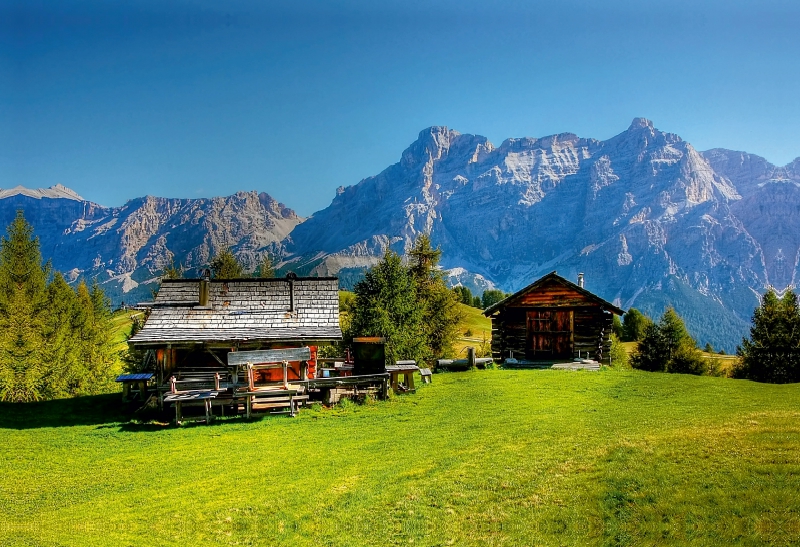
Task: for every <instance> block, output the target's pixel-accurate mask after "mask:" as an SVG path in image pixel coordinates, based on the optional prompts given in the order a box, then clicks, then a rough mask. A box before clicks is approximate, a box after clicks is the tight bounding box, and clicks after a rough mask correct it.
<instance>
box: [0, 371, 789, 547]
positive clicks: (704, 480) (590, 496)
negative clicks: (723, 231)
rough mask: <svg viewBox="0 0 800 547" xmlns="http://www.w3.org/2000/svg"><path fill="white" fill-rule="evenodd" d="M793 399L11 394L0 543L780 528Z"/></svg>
mask: <svg viewBox="0 0 800 547" xmlns="http://www.w3.org/2000/svg"><path fill="white" fill-rule="evenodd" d="M798 400H800V385H793V386H772V385H759V384H755V383H752V382H746V381H738V380H729V379H723V378H707V377H693V376H684V375H667V374H648V373H641V372H635V371H626V372H619V371H610V370H605V371H602V372H600V373H570V372H564V371H495V370H489V371H476V372H466V373H453V374H440V375H436V376H435V377H434V383H433V384H432V385H430V386H424V387H423V388H421V389H420V390H419V391H418V393H417V394H414V395H405V396H402V397H396V398H394V399H392V400H391V401H389V402H386V403H377V404H371V405H365V406H350V407H348V408H345V409H336V410H317V411H315V410H305V411H303V412H301V413H300V415H299V416H298V417H297V418H295V419H290V418H285V417H270V418H264V419H262V420H260V421H253V422H246V421H244V420H241V419H234V420H227V421H223V422H220V423H218V424H217V425H214V426H203V425H198V426H194V427H191V426H190V427H184V428H180V429H177V428H173V427H161V426H157V425H142V426H137V425H132V424H125V423H122V422H120V421H119V420H120V418H119V417H118V414H117V412H116V411H115V409H116V408H118V407H117V406H116V405H117V399H116V398H115V397H112V396H105V397H99V398H95V399H85V400H79V401H69V400H67V401H54V402H50V403H44V404H41V405H31V406H26V407H10V406H8V405H6V406H0V427H4V428H5V429H3V430H2V435H3V439H4V442H3V443H2V445H0V477H2V479H3V480H2V481H0V499H1V500H5V502H6V503H4V504H3V505H2V508H0V544H2V545H10V544H15V543H17V544H24V545H75V546H81V545H148V546H151V545H190V544H195V545H200V544H219V545H295V546H301V545H315V546H316V545H336V546H356V545H400V544H402V545H408V544H410V543H411V542H412V541H413V543H414V544H415V545H476V546H478V545H480V546H486V545H534V544H543V545H592V544H596V545H653V544H659V545H686V544H688V543H691V544H694V545H766V544H774V545H788V544H790V543H791V542H792V541H796V538H797V537H800V525H799V524H798V515H800V498H798V495H797V492H798V491H800V450H798V448H800V420H798V419H799V418H800V411H798V406H797V402H798ZM20 408H23V409H24V412H26V416H27V417H25V416H19V415H14V414H12V413H19V412H21V411H20ZM12 424H14V425H15V426H17V427H11V425H12ZM70 424H71V425H70ZM20 425H21V426H22V427H19V426H20ZM57 426H61V427H57ZM9 501H10V503H9Z"/></svg>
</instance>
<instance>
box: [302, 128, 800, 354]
mask: <svg viewBox="0 0 800 547" xmlns="http://www.w3.org/2000/svg"><path fill="white" fill-rule="evenodd" d="M798 165H800V161H796V162H794V163H793V164H790V165H789V166H786V167H784V168H776V167H774V166H771V165H769V164H768V163H767V162H765V161H764V160H763V159H761V158H758V157H757V156H751V155H748V154H743V153H738V152H736V153H734V152H729V151H724V150H712V151H709V152H705V153H699V152H697V151H696V150H695V149H694V148H693V147H692V146H691V145H690V144H689V143H686V142H685V141H683V140H682V139H681V138H680V137H678V136H677V135H674V134H670V133H664V132H661V131H659V130H658V129H656V128H655V127H654V126H653V124H652V122H650V121H649V120H646V119H644V118H637V119H635V120H634V121H633V123H632V124H631V126H630V127H629V128H628V130H627V131H625V132H623V133H621V134H619V135H617V136H616V137H613V138H611V139H609V140H607V141H597V140H594V139H584V138H579V137H577V136H576V135H572V134H561V135H553V136H550V137H544V138H540V139H535V138H522V139H507V140H506V141H504V142H503V143H502V144H501V145H500V146H499V147H495V146H493V145H492V143H490V142H488V141H487V140H486V139H485V138H484V137H480V136H477V135H462V134H460V133H458V132H456V131H452V130H450V129H448V128H445V127H431V128H429V129H427V130H425V131H423V132H421V133H420V135H419V138H418V139H417V141H416V142H414V143H413V144H412V145H411V146H410V147H409V148H408V149H407V150H406V151H404V152H403V154H402V156H401V159H400V161H399V162H398V163H396V164H395V165H392V166H391V167H389V168H387V169H386V170H385V171H383V172H382V173H380V174H378V175H376V176H374V177H370V178H367V179H364V180H362V181H361V182H359V183H358V184H356V185H354V186H350V187H346V188H340V189H338V190H337V193H336V196H335V197H334V199H333V202H332V203H331V205H330V206H329V207H328V208H326V209H324V210H322V211H319V212H317V213H315V214H314V215H312V217H311V218H309V219H308V220H307V221H306V222H304V223H303V224H300V225H298V226H297V228H295V230H294V231H293V232H292V234H291V241H290V242H288V248H289V250H290V252H292V253H294V254H295V255H297V256H314V257H315V260H316V263H317V264H318V265H317V266H316V268H317V271H325V272H327V273H334V272H335V271H336V266H335V265H336V264H342V263H345V262H346V261H347V260H348V259H350V260H356V259H357V260H358V261H359V263H361V264H363V265H365V266H366V265H371V264H372V263H374V261H376V260H377V259H378V258H379V257H380V256H381V255H382V254H383V252H385V249H386V247H387V246H388V247H391V248H392V249H394V250H395V251H397V252H400V253H404V252H407V251H408V250H409V249H410V247H411V245H412V243H413V241H414V239H415V238H416V237H417V236H418V235H419V234H420V233H422V232H426V233H430V234H431V239H432V241H433V243H434V245H439V246H441V248H442V251H443V267H445V268H447V269H451V270H452V269H457V270H456V271H458V272H459V275H458V276H456V277H455V278H454V279H453V283H454V284H457V283H461V284H465V285H472V283H470V282H467V281H465V280H466V277H465V275H468V276H470V275H471V276H473V277H474V276H481V278H482V279H484V280H485V281H486V282H489V283H493V284H496V285H498V286H499V287H501V288H502V289H504V290H507V291H513V290H517V289H519V288H521V287H523V286H525V285H526V284H528V283H530V282H531V281H533V280H535V279H536V278H538V277H539V276H541V275H543V274H545V273H547V272H549V271H552V270H558V271H559V273H560V274H562V275H565V276H567V277H570V278H575V276H576V275H577V273H578V272H585V274H586V286H587V288H588V289H589V290H592V291H594V292H597V293H598V294H600V295H601V296H603V297H605V298H607V299H609V300H613V301H616V302H617V303H619V304H621V305H624V306H636V307H639V308H642V309H644V310H645V311H647V312H650V313H651V314H654V315H655V314H660V313H661V312H662V311H663V309H664V307H665V306H666V305H667V304H673V305H675V306H676V307H677V308H678V311H679V312H682V313H683V314H684V316H685V317H687V321H688V322H689V323H690V326H692V327H693V330H694V332H695V334H696V335H697V336H698V338H700V339H701V341H702V342H703V343H705V342H706V341H710V342H712V343H713V344H714V345H715V346H717V347H719V346H723V347H725V348H726V349H727V350H728V351H731V350H733V349H734V346H735V343H737V342H738V341H739V338H740V337H741V335H742V334H744V333H745V330H746V326H747V323H748V322H749V317H750V315H751V313H752V310H753V308H754V307H755V305H757V299H756V297H755V294H757V293H758V292H763V290H764V288H765V287H766V286H767V285H769V284H772V285H775V286H778V287H780V288H782V287H785V286H787V285H788V284H790V283H794V282H796V281H797V280H800V275H799V274H798V272H797V264H800V254H798V253H799V252H800V251H798V246H799V245H800V240H799V239H800V229H795V228H794V224H792V222H800V210H797V211H795V212H791V211H790V210H792V211H794V209H792V207H793V205H792V204H794V203H795V202H794V201H792V200H793V199H794V198H793V197H792V196H793V195H794V194H792V195H791V196H790V195H789V194H790V193H791V192H794V191H795V189H796V188H797V186H796V185H794V184H783V183H781V184H779V183H778V182H777V181H780V180H785V181H788V182H792V183H793V182H794V181H795V180H797V179H796V178H793V177H797V174H798V173H800V169H798ZM780 177H782V178H780ZM763 200H769V201H770V203H771V205H770V206H769V208H768V211H764V212H761V213H758V214H756V213H757V212H758V211H761V210H762V209H759V206H758V205H757V203H761V201H763ZM781 200H783V201H782V203H784V204H785V205H779V203H781ZM798 203H800V201H798ZM759 215H760V216H759ZM776 215H777V217H776ZM789 217H791V218H792V219H793V220H791V221H790V220H789ZM778 218H780V222H782V223H783V224H784V226H785V228H784V229H783V231H781V230H778V231H777V233H778V235H779V236H780V237H777V238H776V237H775V234H776V229H775V227H774V224H773V223H774V222H775V221H776V220H777V219H778ZM789 232H791V234H790V233H789ZM795 234H797V235H795ZM376 241H380V242H381V244H379V245H376V244H375V242H376ZM366 249H369V251H367V252H366V253H365V252H364V251H365V250H366ZM779 249H780V250H781V252H782V254H778V250H779ZM355 250H358V252H355ZM369 255H371V256H369ZM370 259H371V260H370ZM465 272H466V274H465ZM473 286H474V285H473ZM709 318H712V319H709Z"/></svg>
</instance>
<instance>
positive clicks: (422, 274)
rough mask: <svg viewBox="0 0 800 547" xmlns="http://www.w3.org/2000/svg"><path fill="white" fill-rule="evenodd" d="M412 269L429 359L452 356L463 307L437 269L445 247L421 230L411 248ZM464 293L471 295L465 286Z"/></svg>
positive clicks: (470, 299)
mask: <svg viewBox="0 0 800 547" xmlns="http://www.w3.org/2000/svg"><path fill="white" fill-rule="evenodd" d="M408 254H409V257H410V262H411V265H410V272H411V275H412V277H413V278H414V281H415V282H416V286H417V298H418V301H419V303H420V305H421V306H422V315H423V323H424V325H425V332H426V344H425V346H426V349H427V351H426V355H425V358H426V359H427V360H432V359H434V358H437V357H449V356H452V355H453V353H454V350H453V344H454V343H455V341H456V338H457V336H458V323H459V322H460V320H461V309H460V308H459V307H458V300H459V299H458V296H456V294H455V293H454V292H453V291H451V290H449V289H448V288H447V285H446V284H445V282H444V274H443V273H442V271H441V270H440V269H438V265H439V259H440V258H441V256H442V251H441V250H440V249H438V248H436V249H434V248H433V247H432V246H431V240H430V238H429V237H428V235H427V234H421V235H420V236H419V237H418V238H417V240H416V241H415V242H414V246H413V247H412V248H411V251H409V253H408ZM463 289H464V293H463V294H464V297H465V299H466V297H467V295H469V301H468V302H466V303H467V304H470V303H471V301H472V295H471V293H470V291H469V289H467V288H466V287H464V288H463Z"/></svg>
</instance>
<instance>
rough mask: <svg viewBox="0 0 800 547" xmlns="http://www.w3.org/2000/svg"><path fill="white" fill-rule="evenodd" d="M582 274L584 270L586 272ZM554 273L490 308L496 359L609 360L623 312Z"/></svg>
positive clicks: (493, 347) (548, 362) (547, 362)
mask: <svg viewBox="0 0 800 547" xmlns="http://www.w3.org/2000/svg"><path fill="white" fill-rule="evenodd" d="M581 275H582V274H581ZM582 285H583V280H582V277H580V276H579V284H577V285H576V284H575V283H572V282H571V281H568V280H567V279H564V278H563V277H561V276H560V275H558V274H557V273H556V272H551V273H549V274H547V275H546V276H544V277H542V278H541V279H539V280H538V281H535V282H534V283H531V284H530V285H528V286H527V287H525V288H524V289H522V290H520V291H518V292H516V293H514V294H512V295H511V296H509V297H507V298H505V299H504V300H501V301H500V302H498V303H496V304H494V305H493V306H490V307H488V308H486V310H484V312H483V314H484V315H486V316H487V317H491V319H492V357H493V358H494V359H495V360H496V361H503V360H505V359H508V358H513V359H516V360H517V361H526V362H528V363H534V364H537V363H541V364H552V363H556V362H561V361H571V360H572V359H574V358H576V357H582V358H589V359H594V360H597V361H600V362H601V363H605V364H608V363H609V362H610V360H609V350H610V348H611V341H610V336H611V325H612V319H613V314H617V315H622V314H623V313H624V311H623V310H621V309H620V308H618V307H617V306H615V305H614V304H612V303H610V302H607V301H606V300H603V299H602V298H600V297H599V296H597V295H595V294H593V293H591V292H589V291H587V290H586V289H584V288H583V286H582Z"/></svg>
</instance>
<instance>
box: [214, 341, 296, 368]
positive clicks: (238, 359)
mask: <svg viewBox="0 0 800 547" xmlns="http://www.w3.org/2000/svg"><path fill="white" fill-rule="evenodd" d="M309 359H311V348H309V347H308V346H304V347H302V348H285V349H267V350H257V351H231V352H229V353H228V366H232V367H233V366H241V365H245V364H247V363H253V364H260V363H282V362H283V361H308V360H309Z"/></svg>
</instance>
